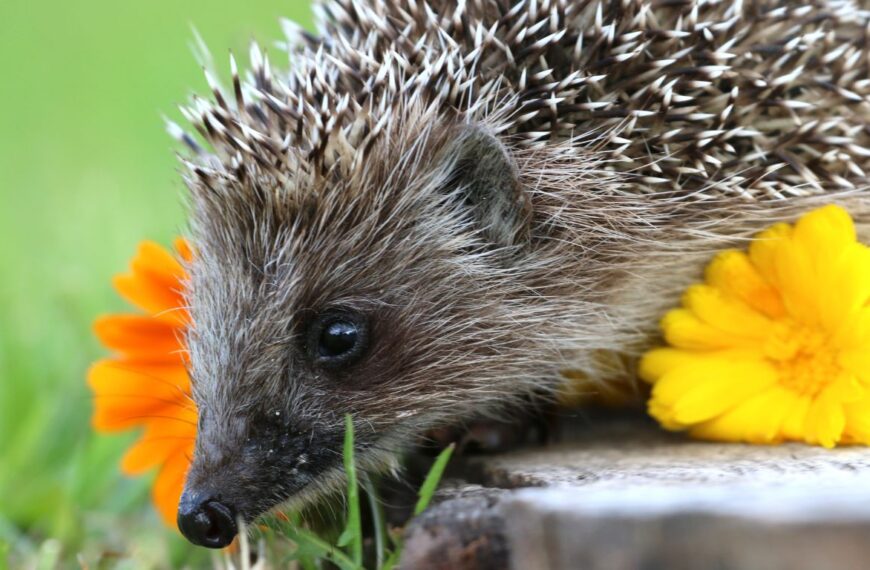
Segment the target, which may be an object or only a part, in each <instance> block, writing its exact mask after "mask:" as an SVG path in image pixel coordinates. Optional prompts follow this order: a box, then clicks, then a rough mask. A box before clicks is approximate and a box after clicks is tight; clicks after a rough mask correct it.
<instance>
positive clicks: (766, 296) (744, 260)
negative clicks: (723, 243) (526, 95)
mask: <svg viewBox="0 0 870 570" xmlns="http://www.w3.org/2000/svg"><path fill="white" fill-rule="evenodd" d="M706 280H707V283H709V284H710V285H711V286H713V287H716V288H717V289H719V290H721V291H723V292H724V293H725V294H727V295H731V296H733V297H734V298H735V299H739V300H740V301H742V302H743V303H745V304H746V305H747V306H749V307H752V308H753V309H755V310H756V311H759V312H761V313H763V314H764V315H767V316H768V317H774V318H777V317H781V316H783V315H784V314H785V307H783V304H782V299H781V298H780V296H779V293H778V292H777V291H776V289H774V288H773V287H772V286H771V285H770V283H768V282H767V281H765V280H764V278H763V277H762V276H761V274H760V273H759V272H758V270H757V269H756V268H755V266H754V265H753V264H752V263H751V262H750V260H749V256H748V255H746V254H745V253H743V252H742V251H737V250H733V249H730V250H726V251H723V252H721V253H720V254H718V255H717V256H716V257H715V258H714V259H713V261H712V262H711V263H710V265H708V266H707V270H706Z"/></svg>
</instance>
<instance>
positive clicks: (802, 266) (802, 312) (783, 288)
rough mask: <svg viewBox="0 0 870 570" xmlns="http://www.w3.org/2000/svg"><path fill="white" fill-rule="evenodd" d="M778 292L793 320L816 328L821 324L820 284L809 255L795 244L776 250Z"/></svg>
mask: <svg viewBox="0 0 870 570" xmlns="http://www.w3.org/2000/svg"><path fill="white" fill-rule="evenodd" d="M773 263H774V271H775V272H776V276H777V277H776V278H777V281H778V283H779V285H778V289H779V292H780V294H781V295H782V301H783V304H784V305H785V308H786V311H787V312H788V314H789V315H791V316H792V318H794V319H796V320H798V321H800V322H802V323H805V324H808V325H811V326H816V325H817V324H818V322H819V302H820V296H819V283H818V279H817V274H816V272H815V269H814V268H813V265H812V261H811V260H810V258H809V255H808V254H807V252H806V251H804V250H803V249H801V248H800V247H798V246H797V245H796V244H795V243H794V242H793V241H792V240H785V241H783V243H781V244H780V245H779V247H778V248H777V249H776V252H775V256H774V259H773Z"/></svg>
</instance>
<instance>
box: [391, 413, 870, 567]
mask: <svg viewBox="0 0 870 570" xmlns="http://www.w3.org/2000/svg"><path fill="white" fill-rule="evenodd" d="M565 429H566V431H567V433H565V434H563V437H562V442H561V443H559V444H556V445H551V446H547V447H544V448H530V449H525V450H521V451H517V452H514V453H508V454H503V455H495V456H478V457H466V458H463V459H461V460H459V461H457V462H455V464H454V466H453V471H452V475H453V476H459V477H460V478H461V479H462V480H464V481H465V482H466V483H463V482H462V480H458V481H457V480H454V481H451V483H450V484H449V485H447V486H445V488H443V489H442V491H441V492H440V493H439V495H438V498H439V499H440V500H441V502H440V503H439V504H438V505H436V507H435V508H433V509H432V510H431V511H430V513H428V514H427V515H425V516H424V517H421V518H420V519H418V520H417V521H414V522H413V523H412V524H411V525H410V526H409V529H408V535H407V536H408V542H407V548H406V555H405V558H404V560H403V562H404V566H403V567H405V568H415V569H420V570H425V569H427V568H456V569H462V568H474V569H489V568H515V569H516V570H520V569H522V570H527V569H538V568H540V569H563V568H565V569H572V568H578V569H588V570H597V569H608V570H611V569H612V570H619V569H623V568H624V569H633V568H645V569H646V568H648V569H658V568H662V569H680V568H703V569H705V570H706V569H711V568H717V569H742V568H764V569H779V568H782V569H789V570H803V569H807V570H809V569H816V568H830V567H837V568H867V567H870V449H867V448H862V447H852V448H841V449H835V450H825V449H822V448H818V447H809V446H804V445H798V444H787V445H781V446H749V445H735V444H716V443H710V442H696V441H691V440H687V439H685V438H683V437H682V436H680V435H675V434H668V433H665V432H662V431H661V430H659V429H657V428H656V427H655V426H653V425H652V424H650V423H649V422H646V421H643V420H626V419H624V418H621V419H617V420H607V421H601V420H597V421H580V422H576V421H575V422H569V423H568V424H567V427H566V428H565Z"/></svg>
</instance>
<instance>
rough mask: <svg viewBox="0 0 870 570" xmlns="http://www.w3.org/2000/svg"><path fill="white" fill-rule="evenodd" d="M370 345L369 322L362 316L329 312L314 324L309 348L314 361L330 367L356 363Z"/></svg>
mask: <svg viewBox="0 0 870 570" xmlns="http://www.w3.org/2000/svg"><path fill="white" fill-rule="evenodd" d="M367 345H368V323H367V321H366V319H365V318H364V317H363V316H362V315H358V314H355V313H350V312H330V313H326V314H323V315H320V316H319V317H318V318H316V319H315V320H314V322H312V323H311V327H310V330H309V332H308V349H309V351H310V352H311V356H312V357H313V358H314V360H315V362H317V363H318V364H320V365H323V366H327V367H330V368H334V367H339V366H347V365H349V364H353V363H354V362H356V361H357V360H358V359H359V357H360V356H362V354H363V352H364V351H365V349H366V346H367Z"/></svg>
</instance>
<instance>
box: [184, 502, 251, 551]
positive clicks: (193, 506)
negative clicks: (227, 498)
mask: <svg viewBox="0 0 870 570" xmlns="http://www.w3.org/2000/svg"><path fill="white" fill-rule="evenodd" d="M178 529H179V530H180V531H181V534H183V535H184V536H185V538H187V539H188V540H189V541H190V542H192V543H194V544H196V545H199V546H205V547H207V548H223V547H224V546H228V545H229V544H230V543H231V542H232V541H233V538H235V536H236V534H237V532H238V528H237V526H236V514H235V511H234V509H233V508H232V507H230V506H228V505H226V504H224V503H222V502H220V501H217V500H214V499H205V500H202V501H196V500H182V503H181V505H179V509H178Z"/></svg>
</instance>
